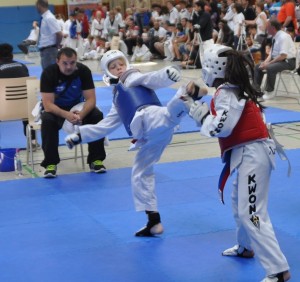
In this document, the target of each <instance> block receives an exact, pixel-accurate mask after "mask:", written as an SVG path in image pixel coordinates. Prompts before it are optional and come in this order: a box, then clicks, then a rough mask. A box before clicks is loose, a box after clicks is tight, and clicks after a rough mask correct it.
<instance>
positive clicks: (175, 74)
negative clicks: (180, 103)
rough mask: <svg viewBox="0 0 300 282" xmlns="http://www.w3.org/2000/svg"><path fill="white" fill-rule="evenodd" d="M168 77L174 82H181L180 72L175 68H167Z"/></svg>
mask: <svg viewBox="0 0 300 282" xmlns="http://www.w3.org/2000/svg"><path fill="white" fill-rule="evenodd" d="M167 75H168V78H169V79H171V80H173V81H174V82H177V81H179V80H180V78H181V75H180V72H179V70H178V69H176V68H174V67H167Z"/></svg>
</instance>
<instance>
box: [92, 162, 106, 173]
mask: <svg viewBox="0 0 300 282" xmlns="http://www.w3.org/2000/svg"><path fill="white" fill-rule="evenodd" d="M90 170H91V171H92V172H95V173H104V172H106V167H105V166H104V165H103V163H102V161H100V160H96V161H93V162H92V163H91V164H90Z"/></svg>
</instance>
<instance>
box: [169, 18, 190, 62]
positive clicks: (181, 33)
mask: <svg viewBox="0 0 300 282" xmlns="http://www.w3.org/2000/svg"><path fill="white" fill-rule="evenodd" d="M187 39H188V29H187V19H186V18H182V19H181V23H180V24H177V32H176V36H175V38H174V39H173V42H172V45H173V53H174V61H181V60H182V56H181V54H180V52H179V48H180V46H182V45H184V44H185V42H186V41H187Z"/></svg>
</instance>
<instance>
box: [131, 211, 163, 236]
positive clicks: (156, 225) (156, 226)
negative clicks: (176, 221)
mask: <svg viewBox="0 0 300 282" xmlns="http://www.w3.org/2000/svg"><path fill="white" fill-rule="evenodd" d="M146 214H147V215H148V223H147V225H146V226H144V227H143V228H141V229H140V230H139V231H137V232H136V233H135V236H137V237H153V236H155V235H159V234H162V233H163V232H164V228H163V226H162V224H161V221H160V214H159V212H153V211H146Z"/></svg>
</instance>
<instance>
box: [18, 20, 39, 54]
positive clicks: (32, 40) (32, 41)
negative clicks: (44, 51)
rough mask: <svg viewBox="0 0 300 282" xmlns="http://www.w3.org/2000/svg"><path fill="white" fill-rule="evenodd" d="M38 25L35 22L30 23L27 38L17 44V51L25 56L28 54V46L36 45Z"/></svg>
mask: <svg viewBox="0 0 300 282" xmlns="http://www.w3.org/2000/svg"><path fill="white" fill-rule="evenodd" d="M39 32H40V28H39V24H38V22H37V21H33V22H32V29H31V31H30V33H29V36H28V37H27V38H26V39H25V40H23V41H22V43H20V44H18V47H19V49H20V50H21V51H22V52H23V53H24V54H25V55H27V54H28V46H30V45H36V44H37V41H38V38H39Z"/></svg>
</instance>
